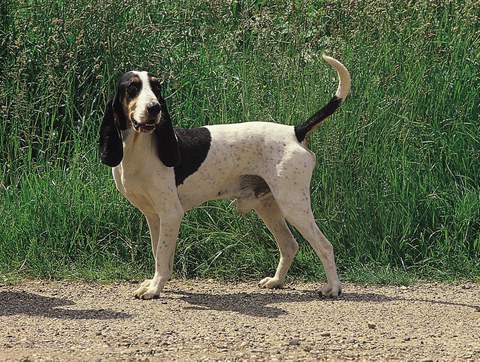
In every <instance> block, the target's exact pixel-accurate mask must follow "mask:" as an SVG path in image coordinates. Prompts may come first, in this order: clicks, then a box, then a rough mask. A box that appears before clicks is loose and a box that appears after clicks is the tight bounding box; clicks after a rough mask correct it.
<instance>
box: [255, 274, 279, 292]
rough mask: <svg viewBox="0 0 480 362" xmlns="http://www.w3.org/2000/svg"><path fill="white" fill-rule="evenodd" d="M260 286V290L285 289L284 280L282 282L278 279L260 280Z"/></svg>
mask: <svg viewBox="0 0 480 362" xmlns="http://www.w3.org/2000/svg"><path fill="white" fill-rule="evenodd" d="M258 286H259V287H260V288H268V289H273V288H282V287H283V280H280V279H278V278H269V277H267V278H264V279H262V280H260V282H259V283H258Z"/></svg>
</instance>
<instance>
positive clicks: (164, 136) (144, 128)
mask: <svg viewBox="0 0 480 362" xmlns="http://www.w3.org/2000/svg"><path fill="white" fill-rule="evenodd" d="M128 129H133V131H135V132H138V133H146V134H151V133H154V134H155V137H156V141H157V151H158V156H159V157H160V159H161V161H162V162H163V163H164V164H165V165H166V166H167V167H173V166H176V165H177V164H178V163H179V162H180V153H179V150H178V145H177V141H176V137H175V133H174V130H173V126H172V122H171V120H170V115H169V114H168V110H167V105H166V102H165V99H163V97H162V94H161V85H160V82H159V80H158V79H157V78H155V77H154V76H153V75H152V74H150V73H148V72H137V71H132V72H127V73H125V74H124V75H123V76H122V78H121V79H120V81H119V83H118V86H117V91H116V92H115V95H114V96H113V97H111V98H110V100H109V101H108V103H107V106H106V108H105V114H104V116H103V122H102V125H101V127H100V159H101V161H102V163H104V164H106V165H108V166H111V167H115V166H117V165H118V164H119V163H120V162H121V161H122V159H123V144H122V134H121V131H126V130H128Z"/></svg>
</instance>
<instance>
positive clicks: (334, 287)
mask: <svg viewBox="0 0 480 362" xmlns="http://www.w3.org/2000/svg"><path fill="white" fill-rule="evenodd" d="M321 292H322V295H323V296H324V297H330V298H335V297H338V296H339V295H340V294H342V285H341V284H340V283H335V284H331V285H330V284H327V285H325V286H324V287H323V288H322V290H321Z"/></svg>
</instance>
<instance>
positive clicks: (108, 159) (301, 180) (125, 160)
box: [100, 56, 350, 299]
mask: <svg viewBox="0 0 480 362" xmlns="http://www.w3.org/2000/svg"><path fill="white" fill-rule="evenodd" d="M324 59H325V61H327V62H328V63H329V64H330V65H331V66H332V67H333V68H335V70H336V71H337V73H338V76H339V85H338V89H337V92H336V94H335V95H334V96H333V98H332V99H331V100H330V101H329V102H328V104H327V105H326V106H324V107H323V108H322V109H320V110H319V111H318V112H317V113H315V114H314V115H313V116H312V117H311V118H310V119H308V120H307V121H306V122H305V123H303V124H301V125H297V126H287V125H282V124H276V123H269V122H246V123H239V124H226V125H214V126H205V127H199V128H193V129H183V128H174V127H173V125H172V122H171V120H170V116H169V114H168V110H167V107H166V103H165V100H164V99H163V98H162V96H161V89H160V88H161V87H160V82H159V81H158V79H156V78H154V77H153V76H152V75H151V74H150V73H147V72H137V71H134V72H128V73H126V74H125V75H123V76H122V78H121V80H120V83H119V85H118V89H117V91H116V94H115V95H114V96H113V97H112V98H111V99H110V100H109V102H108V104H107V106H106V109H105V115H104V117H103V122H102V125H101V128H100V158H101V161H102V162H103V163H104V164H106V165H108V166H111V167H113V169H112V172H113V177H114V179H115V184H116V186H117V188H118V190H119V191H120V192H121V193H122V194H123V195H124V196H125V197H126V198H127V199H128V200H129V201H130V202H131V203H132V204H133V205H134V206H136V207H137V208H138V209H140V211H141V212H142V213H143V214H144V215H145V217H146V219H147V222H148V227H149V229H150V234H151V241H152V251H153V256H154V258H155V274H154V276H153V278H152V279H148V280H145V281H144V282H143V283H142V284H141V285H140V287H139V288H138V289H137V290H136V291H135V296H136V297H138V298H143V299H150V298H154V297H158V296H159V294H160V292H161V291H162V289H163V287H164V285H165V283H166V282H167V281H168V280H169V279H170V277H171V275H172V268H173V256H174V252H175V244H176V240H177V237H178V232H179V228H180V223H181V221H182V218H183V216H184V214H185V212H186V211H187V210H190V209H192V208H194V207H196V206H198V205H200V204H202V203H204V202H206V201H208V200H214V199H236V200H237V210H238V211H239V212H241V213H246V212H248V211H249V210H255V211H256V212H257V214H258V215H259V216H260V218H262V219H263V221H264V222H265V224H266V226H267V227H268V229H269V230H270V231H271V232H272V234H273V235H274V236H275V239H276V241H277V244H278V248H279V250H280V261H279V264H278V267H277V270H276V272H275V275H274V276H273V277H267V278H265V279H263V280H261V281H260V283H259V285H260V287H264V288H276V287H282V286H283V284H284V282H285V275H286V273H287V271H288V269H289V268H290V265H291V264H292V261H293V258H294V256H295V254H296V252H297V250H298V244H297V242H296V241H295V239H294V237H293V235H292V233H291V232H290V230H289V228H288V226H287V223H286V221H288V222H289V223H290V224H291V225H293V226H294V227H295V228H297V230H298V231H299V232H300V233H301V234H302V235H303V236H304V237H305V239H306V240H308V242H309V243H310V245H311V246H312V247H313V249H314V250H315V252H316V254H317V255H318V256H319V257H320V260H321V261H322V263H323V265H324V268H325V272H326V276H327V285H326V286H325V287H323V288H322V294H323V295H325V296H332V297H335V296H338V295H339V294H340V293H341V284H340V280H339V279H338V276H337V271H336V266H335V260H334V255H333V248H332V245H331V244H330V242H329V241H328V240H327V239H326V238H325V236H324V235H323V234H322V232H321V231H320V229H319V228H318V227H317V224H316V222H315V219H314V217H313V214H312V210H311V204H310V180H311V176H312V172H313V169H314V167H315V155H314V154H313V153H312V152H311V151H310V150H309V149H308V147H307V142H306V138H307V135H308V134H309V133H310V132H311V131H312V130H314V129H315V128H316V127H317V126H318V125H319V124H320V123H321V122H322V121H323V120H324V119H325V118H327V117H328V116H330V115H331V114H332V113H334V112H335V110H336V109H337V108H338V107H339V106H340V105H341V103H342V102H343V101H344V100H345V97H346V96H347V95H348V92H349V90H350V75H349V73H348V70H347V69H346V68H345V67H344V66H343V65H342V64H341V63H340V62H339V61H337V60H335V59H333V58H330V57H326V56H324Z"/></svg>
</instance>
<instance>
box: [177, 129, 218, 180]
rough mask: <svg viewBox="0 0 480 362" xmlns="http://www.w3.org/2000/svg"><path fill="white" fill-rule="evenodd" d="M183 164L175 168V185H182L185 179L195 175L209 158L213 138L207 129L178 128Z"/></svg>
mask: <svg viewBox="0 0 480 362" xmlns="http://www.w3.org/2000/svg"><path fill="white" fill-rule="evenodd" d="M175 133H176V135H177V139H178V147H179V149H180V155H181V162H180V164H179V165H177V166H175V168H174V170H175V183H176V185H177V186H179V185H181V184H182V183H183V182H184V181H185V179H186V178H187V177H188V176H190V175H192V174H193V173H195V172H196V171H197V170H198V169H199V168H200V165H201V164H202V163H203V161H205V158H207V154H208V151H209V150H210V145H211V143H212V136H211V135H210V131H209V130H208V129H207V128H205V127H199V128H192V129H185V128H176V129H175Z"/></svg>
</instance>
